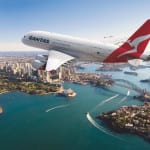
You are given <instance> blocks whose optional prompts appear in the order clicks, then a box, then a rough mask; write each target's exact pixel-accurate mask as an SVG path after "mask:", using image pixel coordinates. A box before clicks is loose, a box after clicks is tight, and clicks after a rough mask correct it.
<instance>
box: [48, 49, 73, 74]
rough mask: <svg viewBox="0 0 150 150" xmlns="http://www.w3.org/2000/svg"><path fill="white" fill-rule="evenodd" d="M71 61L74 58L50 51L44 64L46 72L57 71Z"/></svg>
mask: <svg viewBox="0 0 150 150" xmlns="http://www.w3.org/2000/svg"><path fill="white" fill-rule="evenodd" d="M72 59H74V57H72V56H70V55H67V54H64V53H61V52H58V51H55V50H50V51H49V55H48V60H47V64H46V71H52V70H57V69H58V68H59V67H60V66H61V65H62V64H64V63H66V62H67V61H70V60H72Z"/></svg>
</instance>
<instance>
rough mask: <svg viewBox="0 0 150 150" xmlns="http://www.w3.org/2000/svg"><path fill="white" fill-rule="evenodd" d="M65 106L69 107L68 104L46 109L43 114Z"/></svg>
mask: <svg viewBox="0 0 150 150" xmlns="http://www.w3.org/2000/svg"><path fill="white" fill-rule="evenodd" d="M67 106H69V104H66V105H58V106H55V107H52V108H50V109H47V110H46V111H45V112H49V111H52V110H55V109H58V108H63V107H67Z"/></svg>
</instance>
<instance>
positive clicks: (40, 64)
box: [32, 55, 48, 70]
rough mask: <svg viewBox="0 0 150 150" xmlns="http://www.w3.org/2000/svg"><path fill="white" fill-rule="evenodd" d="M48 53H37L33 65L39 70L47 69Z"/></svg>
mask: <svg viewBox="0 0 150 150" xmlns="http://www.w3.org/2000/svg"><path fill="white" fill-rule="evenodd" d="M47 59H48V55H37V56H36V59H35V60H34V61H33V62H32V67H33V68H35V69H39V70H45V67H46V63H47Z"/></svg>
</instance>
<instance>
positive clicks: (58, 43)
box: [22, 31, 117, 61]
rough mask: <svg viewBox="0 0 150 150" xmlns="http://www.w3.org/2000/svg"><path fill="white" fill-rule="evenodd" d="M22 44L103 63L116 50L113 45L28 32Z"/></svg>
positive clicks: (59, 35)
mask: <svg viewBox="0 0 150 150" xmlns="http://www.w3.org/2000/svg"><path fill="white" fill-rule="evenodd" d="M22 42H23V43H24V44H26V45H29V46H33V47H37V48H40V49H45V50H55V51H58V52H62V53H65V54H68V55H71V56H73V57H75V58H78V59H81V60H87V61H103V60H104V59H105V58H106V57H107V56H109V55H110V54H111V53H112V52H113V50H115V49H117V46H115V45H106V44H102V43H99V42H95V41H90V40H85V39H84V40H83V39H80V38H75V37H71V36H67V35H61V34H55V33H50V32H44V31H33V32H30V33H28V34H26V35H25V36H24V37H23V39H22Z"/></svg>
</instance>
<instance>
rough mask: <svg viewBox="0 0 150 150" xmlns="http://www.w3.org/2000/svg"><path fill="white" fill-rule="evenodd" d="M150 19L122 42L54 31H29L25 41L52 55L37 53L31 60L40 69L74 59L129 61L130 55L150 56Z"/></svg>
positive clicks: (133, 56)
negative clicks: (97, 40) (104, 41)
mask: <svg viewBox="0 0 150 150" xmlns="http://www.w3.org/2000/svg"><path fill="white" fill-rule="evenodd" d="M149 41H150V19H149V20H147V21H146V22H145V23H144V24H143V25H142V26H141V27H140V28H139V29H138V30H137V31H136V32H135V33H134V34H133V35H132V36H131V37H130V38H129V39H128V40H127V41H126V42H124V43H123V44H122V45H121V46H119V47H117V46H116V45H110V44H108V45H106V44H102V43H99V42H94V41H90V40H85V39H81V38H75V37H72V36H67V35H61V34H55V33H50V32H44V31H32V32H29V33H27V34H26V35H25V36H24V37H23V39H22V42H23V43H24V44H26V45H29V46H32V47H36V48H40V49H45V50H48V51H49V55H38V56H37V57H36V60H34V62H33V63H32V65H33V67H35V68H37V69H42V68H44V69H46V71H53V70H57V68H59V67H60V66H61V65H63V64H64V63H66V62H68V61H70V60H72V59H75V58H77V59H80V60H83V61H98V62H104V63H121V62H128V61H129V60H131V59H142V60H149V59H150V44H149Z"/></svg>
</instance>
